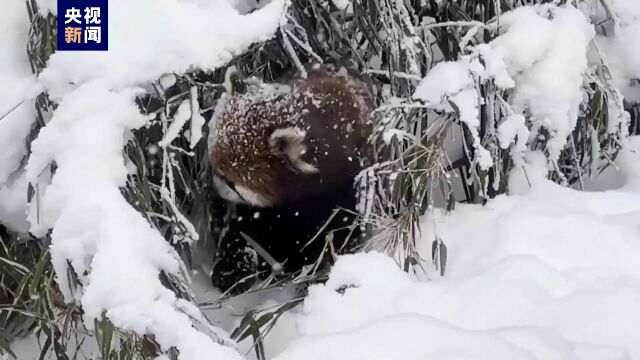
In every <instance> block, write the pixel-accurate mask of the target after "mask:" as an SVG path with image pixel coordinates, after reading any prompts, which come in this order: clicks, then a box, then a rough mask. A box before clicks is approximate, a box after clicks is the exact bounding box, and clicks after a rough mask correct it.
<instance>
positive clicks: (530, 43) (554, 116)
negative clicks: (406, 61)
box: [414, 5, 595, 170]
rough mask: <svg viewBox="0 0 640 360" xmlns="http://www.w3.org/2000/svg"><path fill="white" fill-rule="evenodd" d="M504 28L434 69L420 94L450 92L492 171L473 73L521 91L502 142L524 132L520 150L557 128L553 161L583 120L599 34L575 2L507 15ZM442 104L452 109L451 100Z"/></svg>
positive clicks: (434, 99) (439, 96)
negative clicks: (590, 55) (586, 77)
mask: <svg viewBox="0 0 640 360" xmlns="http://www.w3.org/2000/svg"><path fill="white" fill-rule="evenodd" d="M500 31H501V34H500V36H498V37H496V38H495V39H494V40H492V41H490V42H489V43H487V44H479V45H477V46H475V47H470V48H469V54H468V55H465V56H463V58H462V59H460V60H458V61H455V62H441V63H439V64H437V65H436V66H434V67H433V68H432V69H431V70H430V71H429V73H427V76H426V77H425V78H424V79H423V80H422V81H421V83H420V84H419V85H418V87H417V88H416V91H415V94H414V97H415V98H418V99H422V100H424V101H427V102H428V103H431V104H435V105H437V104H440V102H441V101H442V100H444V97H445V95H446V97H447V99H448V100H450V101H451V102H453V103H454V104H455V105H456V107H457V108H458V112H459V116H460V120H461V121H462V122H464V123H465V124H467V126H468V127H469V129H470V131H471V132H472V136H473V142H474V144H473V146H474V148H475V150H476V152H477V155H476V156H477V158H478V162H479V164H480V166H481V168H483V169H485V170H486V169H488V168H490V167H491V166H492V160H491V156H490V154H489V152H488V151H487V150H486V149H485V148H484V147H483V146H482V145H481V143H480V139H479V136H478V127H479V124H480V120H479V112H478V106H479V103H478V92H477V90H476V89H475V82H474V78H473V76H478V77H479V79H480V80H482V81H486V80H489V79H492V80H493V81H494V83H495V84H496V86H498V87H499V88H502V89H513V91H514V93H513V99H511V100H510V102H509V103H508V105H507V107H508V110H509V111H510V112H511V113H512V114H511V116H510V119H508V120H507V122H508V124H507V125H504V126H502V130H501V131H500V132H501V133H500V134H499V139H500V142H501V143H500V145H501V147H503V148H505V146H506V145H507V144H506V143H505V141H506V140H511V141H513V140H515V138H516V137H515V135H516V134H518V135H520V136H518V137H517V141H518V143H517V146H516V147H517V150H516V151H518V152H522V151H523V149H524V146H525V144H524V141H529V140H535V139H536V137H537V136H538V135H539V131H540V129H541V128H545V129H546V130H548V131H549V133H550V139H549V140H548V141H547V143H546V147H545V148H546V150H547V152H548V154H549V155H548V158H549V161H550V162H551V163H553V162H555V161H557V160H558V158H559V156H560V152H561V150H562V149H563V148H564V146H565V144H566V141H567V137H568V136H569V134H571V132H572V131H573V129H574V127H575V125H576V121H577V118H578V108H579V106H580V103H581V102H582V97H583V89H582V84H583V74H585V73H586V72H587V70H588V63H587V50H588V46H589V44H590V42H591V40H592V39H593V38H594V36H595V31H594V29H593V25H591V24H590V23H589V20H588V19H587V17H586V16H585V15H584V14H583V13H582V12H581V11H580V10H578V9H576V8H574V7H572V6H564V7H556V6H555V5H544V6H542V5H541V6H522V7H519V8H516V9H514V10H512V11H509V12H506V13H504V14H503V15H502V16H501V18H500ZM523 39H527V40H526V41H523ZM480 60H482V62H481V61H480ZM440 107H441V108H442V110H447V109H448V107H449V105H447V104H446V103H445V104H442V105H440ZM449 111H450V110H449ZM525 114H530V116H529V120H530V122H531V125H530V128H528V127H527V125H526V124H525V121H524V118H523V117H522V116H524V115H525ZM505 132H506V133H505ZM527 135H528V138H524V136H527ZM550 166H551V167H553V165H550Z"/></svg>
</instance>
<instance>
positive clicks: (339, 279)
mask: <svg viewBox="0 0 640 360" xmlns="http://www.w3.org/2000/svg"><path fill="white" fill-rule="evenodd" d="M634 140H635V146H634V151H635V153H634V152H631V151H630V150H627V151H626V152H625V154H623V159H622V161H621V162H622V163H623V164H622V165H621V166H622V167H623V170H624V174H626V176H627V178H626V179H627V180H626V181H627V185H626V186H624V187H622V188H620V189H618V190H615V191H605V192H578V191H575V190H571V189H567V188H563V187H560V186H558V185H556V184H554V183H551V182H549V181H547V180H544V179H539V181H538V182H537V183H536V185H534V187H533V188H531V189H530V190H529V191H528V192H527V193H525V194H523V195H511V196H500V197H498V198H496V199H494V200H492V201H490V202H489V203H488V204H487V205H486V206H485V207H482V206H480V205H462V206H459V207H457V209H456V211H455V212H454V213H453V214H452V215H445V214H443V213H442V212H436V213H435V214H432V215H430V216H426V217H424V218H423V220H422V224H421V226H422V237H421V242H420V243H419V244H418V245H419V247H420V248H421V254H422V257H423V258H424V259H430V252H431V249H430V247H431V242H432V241H433V239H434V238H435V234H436V233H437V234H438V236H440V237H441V238H442V239H443V241H444V242H445V244H446V245H447V247H448V249H449V260H448V265H447V272H446V275H445V277H444V278H441V277H440V276H439V275H438V272H437V271H436V270H435V268H433V267H432V266H431V264H430V263H429V262H425V264H424V265H425V268H426V269H427V277H428V279H425V278H424V276H422V278H421V276H417V277H416V276H413V275H409V274H407V273H404V272H403V271H402V270H401V269H400V268H399V267H398V266H397V265H396V263H395V262H394V261H393V260H392V259H391V258H390V257H388V256H386V255H382V254H379V253H367V254H357V255H347V256H343V257H342V258H341V259H339V261H338V262H337V263H336V264H335V266H334V267H333V269H332V272H331V275H330V278H329V280H328V281H327V283H326V284H323V285H316V286H313V287H311V288H310V289H309V295H308V297H307V298H306V299H305V301H304V305H303V307H302V309H301V310H300V311H299V313H298V315H297V316H296V320H295V324H296V328H297V330H298V332H299V336H300V337H299V338H298V339H297V340H295V341H294V342H293V343H292V344H291V345H290V346H289V347H288V348H287V349H286V350H284V351H283V352H282V353H281V354H280V355H279V356H277V357H276V359H277V360H290V359H291V360H294V359H302V358H304V359H318V360H320V359H340V360H347V359H349V360H351V359H380V360H382V359H385V360H389V359H402V360H411V359H415V360H422V359H540V360H543V359H544V360H553V359H558V360H570V359H594V360H595V359H598V360H603V359H606V360H613V359H640V340H639V338H638V331H637V326H638V323H640V311H638V302H639V301H640V262H638V256H639V255H640V191H639V190H640V189H639V188H638V184H639V183H640V176H638V175H640V165H638V164H640V138H635V139H634ZM434 216H435V218H434ZM339 290H340V291H339ZM275 336H276V337H277V333H276V335H275ZM267 350H268V347H267Z"/></svg>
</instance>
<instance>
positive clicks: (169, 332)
mask: <svg viewBox="0 0 640 360" xmlns="http://www.w3.org/2000/svg"><path fill="white" fill-rule="evenodd" d="M15 3H16V4H17V3H20V6H22V7H24V3H23V2H21V1H15ZM39 4H40V5H41V9H40V10H41V11H46V9H49V10H52V2H50V1H40V2H39ZM109 5H110V6H109V11H110V13H109V42H110V43H109V51H107V52H57V53H55V54H54V55H52V56H51V58H50V60H49V62H48V64H47V67H46V68H45V69H44V71H43V72H42V73H41V75H40V76H39V78H38V83H39V84H41V86H43V87H44V88H45V89H46V90H47V91H48V93H49V95H50V96H51V98H52V99H53V100H54V101H56V102H57V103H58V104H59V106H58V108H57V109H56V110H55V111H54V112H53V116H52V119H51V120H50V122H49V123H48V124H47V126H45V127H44V128H43V129H42V130H41V131H40V133H39V135H38V137H37V139H36V140H35V141H33V143H32V154H31V156H30V158H29V160H28V163H27V166H26V179H27V180H28V181H29V182H31V183H32V184H39V193H38V196H39V197H41V201H39V202H33V203H32V204H31V205H30V208H29V222H30V225H31V227H30V231H31V232H32V233H34V234H35V235H37V236H42V235H44V234H46V233H47V231H49V230H50V229H53V230H52V232H51V239H52V244H51V249H50V251H51V258H52V263H53V266H54V269H55V271H56V274H57V275H56V282H57V284H58V285H59V287H60V291H61V292H62V293H63V295H64V298H65V301H66V302H78V303H80V304H81V305H82V309H83V312H84V317H83V319H84V321H85V325H86V326H87V328H89V329H91V328H93V319H95V318H100V317H101V316H102V315H103V314H104V315H106V316H107V317H108V318H109V319H110V320H111V321H112V322H113V323H114V325H116V326H117V327H119V328H121V329H123V330H131V331H134V332H136V333H138V334H140V335H142V334H153V335H154V336H155V339H156V340H157V341H158V343H159V344H160V345H161V347H162V348H163V349H165V350H166V349H168V348H170V347H173V346H175V347H176V348H177V349H178V350H179V352H180V355H179V358H180V359H189V360H197V359H210V358H216V359H239V358H241V356H240V355H239V354H238V353H237V351H236V350H234V349H233V348H231V347H228V346H223V345H221V344H226V345H231V344H232V342H231V341H230V340H229V339H228V337H227V335H226V334H225V333H224V332H223V331H219V330H216V329H214V328H213V327H211V326H209V325H208V324H206V323H205V322H204V319H203V318H202V316H199V315H198V314H200V310H199V309H198V308H197V307H196V306H195V305H194V304H191V303H188V302H185V301H183V300H178V299H177V298H176V295H175V294H174V293H173V292H172V291H171V290H169V289H167V288H165V287H164V286H163V285H162V284H161V282H160V278H159V272H160V271H165V272H167V273H169V274H174V275H176V276H182V275H184V274H182V273H180V271H181V269H182V268H183V265H182V262H181V260H180V259H179V257H178V255H177V254H176V253H175V251H174V250H173V248H172V247H171V246H170V245H169V244H168V243H167V242H166V241H165V239H164V238H163V237H162V236H161V235H160V234H159V233H158V231H157V230H156V229H154V228H152V227H151V225H150V224H149V223H148V222H147V220H146V219H145V218H144V217H143V216H142V214H140V213H139V212H137V211H136V210H135V209H134V208H133V207H131V205H130V204H128V203H127V201H126V200H125V198H124V197H123V196H122V194H121V191H120V188H121V187H123V186H124V185H125V183H126V176H127V174H128V169H127V166H126V165H125V164H126V162H125V159H124V152H123V148H124V146H125V144H126V143H127V142H128V140H129V139H130V137H131V131H132V130H134V129H137V128H139V127H142V126H144V125H145V124H147V122H148V120H149V118H147V117H146V116H144V115H142V114H141V113H140V112H139V109H138V107H137V106H136V105H135V103H134V99H135V96H137V95H140V94H141V92H142V90H141V88H140V87H142V86H145V85H147V84H148V83H149V82H151V81H156V80H158V79H160V78H163V79H164V80H162V81H161V82H162V83H163V84H165V85H166V84H168V83H169V82H170V80H171V79H167V76H165V75H167V74H182V73H184V72H185V71H187V70H190V69H193V68H201V69H205V70H212V69H215V68H217V67H219V66H222V65H224V64H225V63H226V62H227V61H229V60H230V59H231V58H232V56H234V55H236V54H239V53H241V52H242V51H244V50H246V48H247V47H248V46H249V45H251V44H252V43H253V42H256V41H260V40H265V39H268V38H270V37H272V36H273V35H274V34H275V31H276V30H277V28H278V26H279V25H280V21H281V18H282V12H283V10H284V8H285V6H286V2H285V1H283V0H274V1H272V2H271V3H269V4H267V5H265V6H264V7H262V8H261V9H260V10H257V11H255V12H253V13H251V14H248V15H240V14H239V13H238V12H237V11H236V10H234V9H233V8H232V7H231V5H230V4H229V3H227V2H225V1H216V0H213V1H208V0H207V1H204V0H203V1H178V0H160V1H158V0H142V1H135V2H127V1H122V0H121V1H111V2H110V4H109ZM15 6H16V9H13V11H9V13H10V14H12V16H14V17H15V18H16V19H18V18H19V19H20V20H19V21H21V22H22V23H21V24H22V25H23V26H22V27H20V28H22V29H24V32H19V33H18V34H20V35H21V36H22V37H17V38H16V39H15V40H12V42H11V44H13V45H15V46H13V48H15V49H20V50H21V51H23V50H22V49H24V44H25V43H26V38H25V36H26V31H27V30H28V27H27V26H25V24H26V25H28V24H27V23H26V21H28V17H27V15H26V13H25V12H24V11H19V10H18V5H15ZM4 13H6V11H4ZM16 21H18V20H16ZM2 25H4V23H2ZM14 25H16V24H13V23H9V24H8V25H7V26H14ZM8 29H10V27H9V28H8ZM6 33H15V32H12V31H9V30H7V31H5V32H3V34H6ZM23 35H24V36H23ZM10 55H11V56H17V55H15V54H13V53H11V54H10ZM2 56H5V54H2ZM18 62H19V63H20V64H22V65H23V66H28V62H27V61H26V59H25V58H24V56H23V55H22V57H21V58H20V59H19V61H18V60H16V63H18ZM25 64H26V65H25ZM0 68H2V67H0ZM3 70H4V69H3ZM9 70H13V69H11V68H9ZM29 80H30V81H31V82H33V77H31V78H30V79H29ZM16 82H17V84H18V85H19V84H20V83H19V82H18V79H16ZM25 87H26V85H25ZM26 88H27V89H29V88H28V87H26ZM25 91H26V90H25ZM0 94H3V93H0ZM195 95H196V94H195V93H194V91H192V93H191V97H192V99H191V100H187V101H185V102H184V103H183V104H181V106H180V108H179V110H178V112H177V114H176V116H175V119H174V121H173V122H172V124H171V125H170V128H169V131H168V132H167V134H165V138H164V139H163V141H162V142H161V143H160V144H159V145H160V146H162V147H165V146H167V145H168V144H169V143H170V142H171V141H172V140H173V139H175V138H176V137H177V136H179V135H180V132H181V130H182V128H183V127H184V125H185V124H186V122H187V121H188V120H189V119H191V128H190V131H188V132H189V133H190V135H191V137H190V143H191V146H192V147H193V146H195V144H196V143H197V142H198V141H199V140H200V138H201V137H202V125H203V124H204V119H203V118H202V117H201V116H200V114H199V109H198V108H197V104H196V105H195V106H194V103H195V98H196V97H195ZM3 96H4V94H3ZM20 96H22V94H21V93H20V92H16V94H15V97H16V98H17V99H18V100H19V99H20ZM0 99H2V103H1V104H2V106H3V107H4V106H5V102H7V103H9V104H10V103H11V102H12V101H15V100H16V99H14V98H11V99H6V100H5V98H4V97H2V98H0ZM29 105H30V106H29V107H28V109H32V104H29ZM25 111H26V110H25ZM30 111H32V110H30ZM13 114H19V113H18V112H15V113H13ZM29 115H30V116H31V117H33V116H32V114H29ZM18 123H19V124H18V125H19V126H18V125H14V124H13V123H12V122H6V123H5V122H0V126H12V128H11V134H10V136H11V140H13V141H15V139H20V140H22V139H24V138H25V136H23V135H24V134H25V132H24V131H25V130H24V129H25V128H26V130H28V128H29V125H30V122H29V123H25V121H23V120H22V119H21V120H19V121H18ZM5 124H8V125H5ZM20 131H22V132H20ZM5 134H6V133H5V132H0V141H2V140H4V138H3V136H6V135H5ZM9 145H12V146H14V147H15V148H16V151H15V154H14V153H12V152H7V153H4V152H3V154H2V155H0V159H2V158H1V157H2V156H10V160H11V161H12V163H9V162H8V161H7V162H4V161H0V163H1V165H0V166H2V167H3V166H5V164H9V165H11V166H12V168H10V169H8V170H9V171H13V170H14V169H13V168H15V165H17V164H14V163H15V162H16V161H15V159H18V157H19V156H22V155H24V147H21V148H20V147H16V146H15V145H16V144H14V143H12V144H9ZM21 145H24V144H21ZM9 149H10V150H11V149H12V148H11V147H9ZM5 154H8V155H5ZM51 162H55V163H56V165H57V169H56V172H55V174H54V176H53V177H52V179H50V183H49V181H48V180H49V179H47V176H46V175H47V173H48V168H49V164H50V163H51ZM2 167H0V176H3V174H4V172H3V168H2ZM0 180H2V181H0V184H2V183H3V182H4V179H0ZM15 184H25V183H24V181H22V182H20V181H17V182H16V183H15ZM0 195H3V193H2V192H0ZM162 195H163V199H165V200H166V201H168V202H169V205H172V204H173V203H172V198H171V194H169V195H167V194H166V193H165V192H163V193H162ZM16 208H17V209H20V207H16ZM0 210H2V209H0ZM0 214H2V212H1V211H0ZM176 215H179V213H177V214H176ZM196 235H197V234H196ZM195 238H197V236H196V237H195ZM67 264H70V265H72V266H73V270H74V272H75V274H76V275H77V277H78V283H79V284H78V285H79V286H77V285H76V284H75V283H73V282H70V277H69V276H68V270H67Z"/></svg>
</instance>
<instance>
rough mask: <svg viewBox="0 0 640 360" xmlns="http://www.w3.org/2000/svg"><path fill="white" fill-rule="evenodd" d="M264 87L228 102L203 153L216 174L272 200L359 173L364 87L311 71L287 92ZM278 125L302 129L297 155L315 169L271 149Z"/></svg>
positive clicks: (286, 199) (297, 196) (287, 199)
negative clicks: (304, 150)
mask: <svg viewBox="0 0 640 360" xmlns="http://www.w3.org/2000/svg"><path fill="white" fill-rule="evenodd" d="M271 92H273V88H272V87H270V86H268V85H267V86H266V88H259V89H253V90H250V91H249V92H247V93H245V94H242V95H236V96H233V97H231V98H230V99H229V100H228V101H227V103H226V105H225V108H224V111H223V113H222V114H221V115H220V116H219V118H218V121H217V124H216V127H215V132H216V141H215V143H214V144H213V146H212V148H211V154H210V155H211V160H212V161H213V164H214V166H215V168H216V170H217V171H218V173H219V174H221V175H222V176H223V177H225V178H226V179H227V181H229V182H231V183H233V184H235V185H236V186H237V185H241V186H243V187H245V188H248V189H250V190H252V191H253V192H255V193H258V194H261V195H262V196H263V197H264V198H265V199H268V203H269V204H270V205H278V204H286V203H291V202H295V201H298V200H301V199H302V198H304V197H305V196H310V195H317V194H320V193H323V192H325V191H327V190H329V191H330V189H331V188H332V187H333V186H335V185H336V184H335V182H336V181H343V180H344V179H345V177H353V176H354V175H355V174H356V173H357V172H358V171H359V169H360V164H359V159H358V155H357V154H358V153H359V149H360V148H361V147H362V145H363V144H364V142H365V141H366V128H367V126H366V121H367V118H368V116H369V114H370V112H371V110H372V103H371V101H370V97H369V96H367V95H365V96H363V94H366V92H365V90H364V87H358V86H356V85H354V83H353V82H350V81H349V80H347V79H345V78H343V77H339V76H335V75H330V74H327V73H323V72H312V73H310V75H309V77H308V78H307V79H306V80H301V81H298V82H296V83H294V84H293V86H292V88H290V89H288V90H286V91H279V92H277V93H275V94H273V93H271ZM284 128H299V129H301V130H303V131H305V132H306V136H305V138H304V141H303V144H304V145H305V147H306V148H307V153H306V154H305V155H304V156H303V160H304V161H305V162H308V163H309V164H312V165H313V166H315V167H317V168H318V169H319V172H318V173H316V174H309V173H302V172H300V171H296V169H294V168H292V166H291V164H290V162H288V161H287V159H286V158H285V156H283V155H282V154H274V153H273V152H272V151H271V150H270V148H269V143H268V142H269V141H268V139H269V136H270V135H271V134H272V133H273V131H275V130H276V129H284Z"/></svg>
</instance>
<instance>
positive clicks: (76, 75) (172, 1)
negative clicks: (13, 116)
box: [40, 0, 286, 97]
mask: <svg viewBox="0 0 640 360" xmlns="http://www.w3.org/2000/svg"><path fill="white" fill-rule="evenodd" d="M285 6H286V2H285V0H274V1H272V2H270V3H269V4H268V5H266V6H264V7H263V8H262V9H260V10H258V11H255V12H253V13H250V14H247V15H240V14H239V13H238V12H237V11H236V10H235V9H234V8H233V7H232V6H231V5H230V4H229V3H228V2H226V1H223V0H207V1H198V2H195V1H193V2H190V1H180V0H139V1H134V2H130V1H126V0H116V1H112V2H110V3H109V51H105V52H58V53H55V54H54V55H53V56H52V57H51V59H50V61H49V64H48V66H47V69H46V70H45V71H44V72H43V73H42V75H41V79H40V80H41V81H43V82H44V83H45V84H46V85H47V88H48V89H49V90H50V91H51V92H52V93H53V94H54V96H56V97H57V96H58V95H61V94H64V93H66V92H67V91H69V85H68V84H75V86H78V85H80V84H82V83H84V82H86V81H89V80H91V79H95V78H99V79H102V80H103V81H104V82H105V85H106V86H107V87H108V88H113V89H118V88H122V87H126V86H131V85H137V84H142V83H145V82H148V81H155V80H157V79H158V78H160V77H161V76H162V75H165V74H168V73H176V74H182V73H184V72H186V71H187V70H189V69H193V68H201V69H215V68H216V67H219V66H222V65H224V64H225V63H226V62H227V61H229V60H231V58H232V57H233V56H234V55H238V54H239V53H241V52H242V51H244V50H245V49H247V48H248V47H249V45H251V44H252V43H254V42H257V41H261V40H267V39H269V38H271V37H272V36H273V35H274V34H275V31H276V29H277V28H278V26H279V24H280V21H281V17H282V12H283V10H284V8H285ZM71 64H73V65H71Z"/></svg>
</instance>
